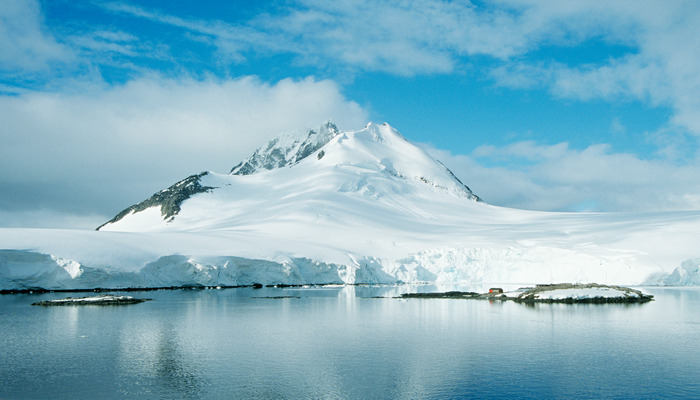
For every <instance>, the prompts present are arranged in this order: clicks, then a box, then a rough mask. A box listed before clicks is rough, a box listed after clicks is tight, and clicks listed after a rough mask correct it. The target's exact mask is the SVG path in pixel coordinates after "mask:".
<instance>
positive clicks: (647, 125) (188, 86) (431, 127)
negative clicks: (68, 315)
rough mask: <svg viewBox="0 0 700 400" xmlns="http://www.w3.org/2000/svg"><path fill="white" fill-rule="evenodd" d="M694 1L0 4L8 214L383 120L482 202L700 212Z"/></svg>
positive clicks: (35, 213) (38, 210) (2, 157)
mask: <svg viewBox="0 0 700 400" xmlns="http://www.w3.org/2000/svg"><path fill="white" fill-rule="evenodd" d="M699 37H700V4H698V3H695V2H681V1H675V2H664V3H663V4H662V3H661V2H658V1H615V2H608V1H585V2H583V1H582V2H577V1H568V2H561V1H534V0H533V1H530V0H499V1H473V2H468V1H460V2H446V1H428V0H423V1H387V2H376V1H336V2H325V1H314V0H310V1H269V2H238V1H232V2H229V1H209V2H194V1H191V2H187V1H182V2H161V1H81V2H75V1H67V0H66V1H64V0H53V1H35V0H5V1H3V2H2V3H1V4H0V48H2V51H1V52H0V119H1V120H2V124H0V139H2V142H3V143H4V145H3V146H2V148H0V193H2V195H0V226H50V227H93V225H99V223H101V222H103V221H104V220H105V219H108V218H109V217H111V216H112V215H114V214H116V213H117V212H118V211H120V210H121V209H123V208H124V207H126V206H128V205H130V204H132V203H135V202H137V201H140V200H142V199H144V198H146V197H148V196H149V195H150V194H152V193H153V192H155V191H157V190H159V189H161V188H163V187H166V186H169V185H170V184H172V183H174V182H175V181H177V180H179V179H181V178H183V177H185V176H188V175H190V174H193V173H197V172H199V171H203V170H213V171H216V172H227V171H228V170H229V169H230V167H231V166H233V165H235V164H236V163H237V162H238V161H239V160H240V159H242V158H244V157H246V156H247V155H248V154H249V153H250V152H251V151H252V150H253V149H255V148H256V147H257V146H259V145H261V144H263V143H265V142H266V141H267V140H268V139H270V138H272V137H274V136H276V135H278V134H280V133H283V132H289V131H299V130H303V129H305V128H308V127H314V126H318V125H320V123H321V122H323V121H325V120H327V119H332V120H334V121H335V122H336V123H337V124H338V125H339V126H340V127H341V128H342V129H348V130H353V129H359V128H361V127H363V126H364V125H365V123H366V122H367V121H375V122H388V123H389V124H391V125H392V126H394V127H395V128H397V129H398V130H399V131H400V132H401V133H402V134H403V135H404V136H405V137H407V138H408V139H409V140H411V141H413V142H415V143H418V144H420V145H421V146H423V147H424V148H426V149H427V150H429V151H430V152H432V153H433V154H434V155H435V156H437V157H438V158H439V159H441V160H442V161H443V162H444V163H445V164H446V165H448V166H449V167H450V168H451V169H452V170H453V171H454V172H455V173H456V175H458V176H459V177H460V178H461V179H462V181H464V182H465V183H467V185H469V186H470V187H471V188H472V190H473V191H474V192H475V193H477V194H478V195H480V196H481V197H483V198H484V199H485V200H486V201H487V202H488V203H491V204H495V205H501V206H507V207H517V208H526V209H535V210H546V211H583V210H592V211H665V210H686V209H699V208H700V179H698V178H700V156H699V153H698V135H700V97H699V96H697V93H699V92H700V73H698V72H699V71H700V40H698V39H697V38H699Z"/></svg>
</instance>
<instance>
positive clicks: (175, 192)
mask: <svg viewBox="0 0 700 400" xmlns="http://www.w3.org/2000/svg"><path fill="white" fill-rule="evenodd" d="M207 174H208V172H202V173H200V174H197V175H191V176H188V177H187V178H185V179H183V180H181V181H180V182H178V183H176V184H174V185H172V186H170V187H169V188H167V189H163V190H161V191H160V192H158V193H155V194H154V195H153V196H151V197H149V198H148V199H146V200H144V201H142V202H140V203H138V204H135V205H133V206H131V207H129V208H127V209H125V210H123V211H122V212H120V213H119V214H117V215H116V216H115V217H114V218H112V219H110V220H109V221H107V222H105V223H104V224H102V225H100V226H99V227H97V230H98V231H99V230H100V228H102V227H103V226H105V225H107V224H112V223H115V222H117V221H119V220H121V219H122V218H124V217H125V216H127V215H129V214H131V213H137V212H140V211H143V210H145V209H147V208H151V207H156V206H160V214H161V215H162V216H163V220H165V221H167V222H170V221H172V220H173V218H175V215H177V214H178V213H179V212H180V206H181V205H182V203H183V202H184V201H185V200H187V199H189V198H190V197H192V196H193V195H195V194H197V193H204V192H209V191H211V190H213V189H216V188H215V187H212V186H202V184H201V183H200V179H201V178H202V177H203V176H205V175H207Z"/></svg>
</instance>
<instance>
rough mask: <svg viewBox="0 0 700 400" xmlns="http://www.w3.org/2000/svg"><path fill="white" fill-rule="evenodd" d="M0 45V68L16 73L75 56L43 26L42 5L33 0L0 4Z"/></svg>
mask: <svg viewBox="0 0 700 400" xmlns="http://www.w3.org/2000/svg"><path fill="white" fill-rule="evenodd" d="M0 49H2V50H1V51H0V71H3V70H4V71H6V72H9V73H13V74H19V75H23V74H25V73H27V72H32V71H37V70H46V69H48V68H49V67H50V66H51V64H52V63H64V62H70V61H73V60H74V59H75V54H74V52H73V51H72V49H70V48H69V47H67V46H65V45H63V44H61V43H59V42H58V41H56V39H55V37H54V36H53V35H52V34H51V33H50V32H47V31H46V30H45V28H44V26H43V23H42V15H41V8H40V7H39V4H38V3H37V2H36V1H32V0H4V1H3V2H2V4H0Z"/></svg>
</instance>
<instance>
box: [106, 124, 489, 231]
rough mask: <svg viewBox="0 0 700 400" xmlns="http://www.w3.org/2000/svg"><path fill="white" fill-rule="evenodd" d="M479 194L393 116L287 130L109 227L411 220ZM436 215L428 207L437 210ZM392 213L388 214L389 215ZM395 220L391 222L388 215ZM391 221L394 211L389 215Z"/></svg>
mask: <svg viewBox="0 0 700 400" xmlns="http://www.w3.org/2000/svg"><path fill="white" fill-rule="evenodd" d="M472 201H480V200H479V198H478V197H477V196H476V195H474V194H473V193H472V191H471V190H470V189H469V188H468V187H467V186H465V185H464V184H463V183H462V182H461V181H460V180H459V179H458V178H457V177H455V176H454V174H453V173H452V172H451V171H450V170H449V169H447V168H446V167H445V166H444V165H443V164H442V163H440V162H439V161H437V160H435V159H434V158H432V157H431V156H430V155H428V154H427V153H426V152H425V151H423V150H421V149H420V148H418V147H417V146H415V145H413V144H411V143H409V142H408V141H407V140H406V139H404V138H403V136H401V134H399V132H397V131H396V130H395V129H394V128H392V127H391V126H389V125H387V124H383V125H377V124H372V123H370V124H368V125H367V126H366V127H365V128H364V129H362V130H359V131H353V132H339V131H338V128H336V126H335V125H333V124H332V123H330V122H327V123H326V124H324V125H322V126H321V128H320V129H318V130H309V131H308V133H307V134H306V136H305V137H298V136H292V135H288V136H281V137H278V138H276V139H273V140H272V141H270V142H269V143H268V144H267V145H266V146H263V147H261V148H259V149H258V150H256V151H255V153H253V155H252V156H250V157H249V158H247V159H245V160H244V161H242V162H241V163H239V164H238V165H236V166H235V167H233V169H232V170H231V172H230V173H229V174H228V175H221V174H216V173H213V172H202V173H200V174H197V175H192V176H190V177H187V178H185V179H183V180H182V181H180V182H178V183H176V184H174V185H172V186H171V187H169V188H167V189H164V190H161V191H160V192H158V193H156V194H154V195H153V196H151V197H150V198H149V199H147V200H145V201H143V202H141V203H138V204H135V205H133V206H131V207H129V208H127V209H125V210H124V211H122V212H120V213H119V214H118V215H117V216H115V217H114V218H113V219H112V220H110V221H108V222H107V223H105V224H104V225H102V226H100V227H99V228H98V230H102V231H161V230H180V231H183V230H205V229H212V228H215V229H226V228H236V227H239V226H241V225H242V224H244V223H260V222H261V221H263V220H274V219H285V218H289V217H290V216H291V215H295V216H296V217H298V218H300V219H302V220H303V219H304V218H306V219H307V220H315V219H319V218H321V217H320V215H321V214H319V212H318V211H319V210H321V209H325V210H330V209H335V210H336V211H337V214H333V213H331V214H327V215H326V216H325V217H323V218H322V219H325V220H326V221H327V222H329V223H332V222H334V221H339V220H342V219H345V218H347V217H348V216H355V217H354V218H355V219H357V220H358V222H359V220H362V223H363V226H364V227H365V228H366V229H372V228H373V227H378V226H377V225H381V224H380V222H381V220H382V218H381V217H382V216H386V215H394V216H395V218H397V219H399V220H405V221H406V222H407V223H410V222H414V223H416V224H420V223H422V222H424V221H425V219H426V218H428V219H444V218H448V219H449V218H452V217H451V216H450V214H451V212H461V209H460V208H459V207H458V208H456V209H454V205H459V204H460V203H464V204H467V205H469V203H470V202H472ZM429 210H434V211H432V214H426V212H429V213H430V212H431V211H429ZM385 221H386V219H385ZM386 222H389V221H386ZM390 223H391V224H393V223H394V222H393V220H392V221H391V222H390Z"/></svg>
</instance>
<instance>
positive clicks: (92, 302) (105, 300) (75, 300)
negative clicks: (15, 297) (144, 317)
mask: <svg viewBox="0 0 700 400" xmlns="http://www.w3.org/2000/svg"><path fill="white" fill-rule="evenodd" d="M149 300H151V299H137V298H135V297H131V296H113V295H105V296H93V297H66V298H63V299H58V300H45V301H40V302H37V303H32V305H33V306H120V305H126V304H136V303H143V302H144V301H149Z"/></svg>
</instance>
